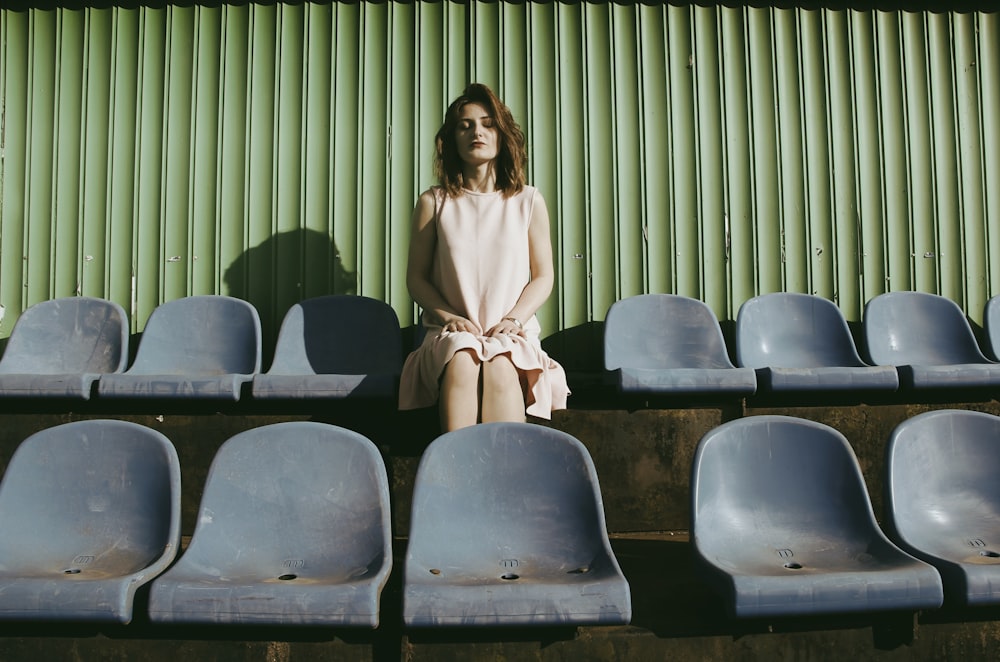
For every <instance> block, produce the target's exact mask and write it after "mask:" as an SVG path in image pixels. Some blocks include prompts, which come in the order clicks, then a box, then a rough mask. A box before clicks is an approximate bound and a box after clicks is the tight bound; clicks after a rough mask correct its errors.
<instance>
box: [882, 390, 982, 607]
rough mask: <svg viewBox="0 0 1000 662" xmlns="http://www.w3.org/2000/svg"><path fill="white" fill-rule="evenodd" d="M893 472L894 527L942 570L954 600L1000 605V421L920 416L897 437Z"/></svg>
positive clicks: (889, 503) (889, 504)
mask: <svg viewBox="0 0 1000 662" xmlns="http://www.w3.org/2000/svg"><path fill="white" fill-rule="evenodd" d="M886 471H887V480H886V487H885V489H886V511H887V513H888V516H889V524H890V527H889V529H890V531H891V532H892V533H893V535H894V536H895V538H896V540H897V541H898V542H899V543H900V545H901V546H902V547H903V548H904V549H906V550H907V551H909V552H910V553H911V554H913V555H914V556H917V557H918V558H921V559H923V560H924V561H927V562H928V563H930V564H932V565H934V566H935V567H936V568H937V569H938V571H939V572H940V573H941V578H942V580H943V581H944V590H945V598H946V599H947V601H948V602H949V603H956V604H962V605H996V604H1000V479H998V478H1000V418H998V417H996V416H993V415H990V414H984V413H980V412H974V411H956V410H941V411H933V412H928V413H925V414H919V415H917V416H914V417H913V418H910V419H908V420H906V421H904V422H902V423H901V424H900V425H899V426H897V427H896V429H895V431H893V433H892V437H891V438H890V440H889V448H888V461H887V463H886Z"/></svg>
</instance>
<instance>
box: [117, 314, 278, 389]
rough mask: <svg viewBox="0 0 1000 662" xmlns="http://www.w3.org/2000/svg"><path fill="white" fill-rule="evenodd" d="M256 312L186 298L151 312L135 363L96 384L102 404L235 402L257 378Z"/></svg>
mask: <svg viewBox="0 0 1000 662" xmlns="http://www.w3.org/2000/svg"><path fill="white" fill-rule="evenodd" d="M260 364H261V329H260V317H259V315H258V314H257V309H256V308H254V307H253V306H252V305H251V304H249V303H248V302H246V301H243V300H241V299H235V298H233V297H227V296H218V295H201V296H191V297H185V298H182V299H176V300H174V301H168V302H166V303H163V304H160V305H159V306H157V307H156V308H155V309H154V310H153V312H152V313H151V314H150V316H149V320H148V321H147V322H146V329H145V331H144V332H143V334H142V339H141V340H140V341H139V349H138V352H137V353H136V357H135V362H134V363H133V364H132V366H131V367H130V368H129V369H128V370H126V371H125V372H124V373H122V374H120V375H107V376H104V377H102V378H101V380H100V381H99V382H98V384H97V392H98V394H99V395H100V397H102V398H192V399H217V400H218V399H221V400H239V398H240V391H241V389H242V386H243V384H245V383H249V382H250V381H251V380H252V379H253V376H254V375H255V374H256V373H258V372H260Z"/></svg>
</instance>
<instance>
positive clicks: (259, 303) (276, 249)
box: [223, 229, 357, 369]
mask: <svg viewBox="0 0 1000 662" xmlns="http://www.w3.org/2000/svg"><path fill="white" fill-rule="evenodd" d="M223 281H224V283H225V287H226V292H225V293H226V294H228V295H230V296H234V297H237V298H239V299H243V300H245V301H249V302H250V303H251V304H253V306H254V307H255V308H256V309H257V312H258V313H260V323H261V331H262V337H263V353H264V369H267V365H268V364H269V361H270V357H272V356H273V355H274V344H275V340H276V339H277V336H278V329H279V328H280V327H281V321H282V319H284V316H285V313H287V312H288V309H289V308H291V307H292V306H293V305H294V304H296V303H298V302H300V301H303V300H305V299H311V298H313V297H318V296H324V295H327V294H355V293H356V291H357V274H356V273H355V272H351V271H348V270H346V269H345V268H344V265H343V261H342V260H341V257H340V251H338V250H337V245H336V244H335V243H334V241H333V238H332V237H330V236H329V235H327V234H324V233H322V232H319V231H317V230H307V229H299V230H291V231H289V232H280V233H278V234H275V235H272V236H271V237H269V238H267V239H265V240H264V241H263V242H261V243H260V244H258V245H257V246H254V247H253V248H250V249H249V250H247V251H245V252H244V253H243V254H242V255H240V256H239V257H237V258H236V259H235V260H233V263H232V264H230V265H229V267H228V268H227V269H226V272H225V274H223Z"/></svg>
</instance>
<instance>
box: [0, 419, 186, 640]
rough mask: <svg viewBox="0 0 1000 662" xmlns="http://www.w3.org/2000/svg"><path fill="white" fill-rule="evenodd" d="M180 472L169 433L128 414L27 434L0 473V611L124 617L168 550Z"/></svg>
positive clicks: (171, 550)
mask: <svg viewBox="0 0 1000 662" xmlns="http://www.w3.org/2000/svg"><path fill="white" fill-rule="evenodd" d="M180 480H181V478H180V467H179V466H178V461H177V453H176V452H175V451H174V447H173V445H171V443H170V441H169V440H167V438H166V437H164V436H163V435H162V434H160V433H159V432H157V431H155V430H151V429H149V428H146V427H144V426H141V425H137V424H135V423H129V422H125V421H108V420H88V421H77V422H74V423H67V424H65V425H59V426H56V427H52V428H48V429H46V430H42V431H41V432H37V433H35V434H34V435H32V436H30V437H28V439H26V440H25V441H24V442H23V443H21V445H20V446H19V447H18V449H17V451H15V453H14V456H13V457H12V458H11V461H10V463H9V464H8V466H7V470H6V472H5V474H4V477H3V482H2V483H0V619H2V620H35V621H56V620H58V621H104V622H119V623H128V622H129V621H131V620H132V611H133V599H134V596H135V592H136V589H137V588H139V587H140V586H142V585H143V584H146V583H147V582H149V581H150V580H151V579H152V578H153V577H155V576H156V575H158V574H159V573H161V572H163V571H164V570H165V569H166V568H167V566H168V565H169V564H170V562H171V561H172V560H173V559H174V557H175V555H176V554H177V549H178V546H179V544H180V499H181V490H180Z"/></svg>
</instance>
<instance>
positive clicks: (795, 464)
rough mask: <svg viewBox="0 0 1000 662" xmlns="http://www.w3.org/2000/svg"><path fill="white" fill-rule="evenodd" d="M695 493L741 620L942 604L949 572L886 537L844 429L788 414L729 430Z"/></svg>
mask: <svg viewBox="0 0 1000 662" xmlns="http://www.w3.org/2000/svg"><path fill="white" fill-rule="evenodd" d="M691 492H692V509H691V516H692V538H693V541H694V547H695V550H696V554H697V556H698V558H699V559H700V561H701V562H702V563H703V564H704V567H705V568H706V570H707V575H708V577H709V579H710V581H711V583H712V584H713V585H714V586H715V588H716V589H717V590H718V592H719V593H720V594H721V595H722V596H724V599H725V602H726V604H727V606H728V608H729V609H730V610H731V612H732V614H733V615H735V616H736V617H760V616H793V615H805V614H820V613H836V612H865V611H883V610H919V609H924V608H933V607H938V606H940V605H941V603H942V599H943V597H942V588H941V579H940V577H939V576H938V573H937V571H936V570H935V569H934V568H933V567H931V566H929V565H927V564H926V563H923V562H922V561H919V560H917V559H915V558H913V557H912V556H909V555H908V554H906V553H905V552H903V551H902V550H900V549H899V548H898V547H896V546H895V545H893V544H892V543H891V542H890V541H889V539H888V538H886V536H885V535H884V534H883V532H882V531H881V529H879V527H878V524H877V523H876V521H875V515H874V513H873V512H872V506H871V501H870V500H869V498H868V492H867V490H866V488H865V483H864V479H863V478H862V475H861V469H860V467H859V466H858V462H857V459H856V458H855V456H854V453H853V451H852V450H851V447H850V445H849V444H848V443H847V440H846V439H845V438H844V437H843V435H841V434H840V433H839V432H837V431H836V430H834V429H833V428H830V427H828V426H826V425H822V424H820V423H815V422H813V421H807V420H803V419H798V418H791V417H786V416H751V417H748V418H743V419H739V420H736V421H732V422H729V423H724V424H723V425H720V426H719V427H717V428H715V429H714V430H712V431H710V432H709V433H708V434H706V435H705V436H704V437H703V438H702V440H701V442H700V444H699V446H698V449H697V451H696V453H695V459H694V463H693V468H692V476H691Z"/></svg>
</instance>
